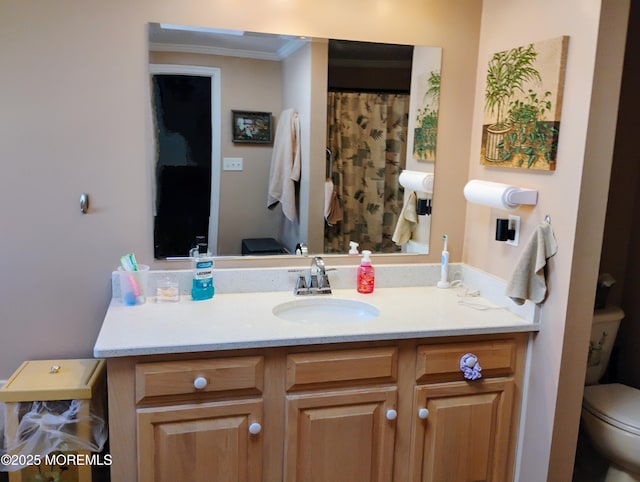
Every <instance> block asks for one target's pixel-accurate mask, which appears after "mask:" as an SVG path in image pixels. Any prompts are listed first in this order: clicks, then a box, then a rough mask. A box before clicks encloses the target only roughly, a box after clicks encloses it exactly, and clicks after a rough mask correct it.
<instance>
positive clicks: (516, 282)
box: [506, 222, 558, 305]
mask: <svg viewBox="0 0 640 482" xmlns="http://www.w3.org/2000/svg"><path fill="white" fill-rule="evenodd" d="M557 251H558V245H557V244H556V240H555V238H554V236H553V229H551V224H549V223H547V222H543V223H540V225H539V226H538V227H537V228H536V231H535V232H534V233H533V236H532V237H531V239H530V240H529V244H527V245H526V246H525V248H524V251H523V252H522V255H521V256H520V260H518V264H517V265H516V268H515V270H514V272H513V273H512V275H511V279H510V280H509V283H508V284H507V290H506V295H507V296H508V297H510V298H511V299H512V300H513V302H514V303H516V304H518V305H521V304H523V303H524V302H525V300H531V301H533V302H534V303H541V302H542V301H544V298H545V296H546V295H547V282H546V279H545V275H544V267H545V265H546V264H547V259H549V258H550V257H551V256H553V255H554V254H556V252H557Z"/></svg>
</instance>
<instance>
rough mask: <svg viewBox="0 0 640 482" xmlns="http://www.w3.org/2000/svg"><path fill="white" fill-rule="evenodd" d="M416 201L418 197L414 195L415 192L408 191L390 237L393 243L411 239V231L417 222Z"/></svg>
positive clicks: (403, 242)
mask: <svg viewBox="0 0 640 482" xmlns="http://www.w3.org/2000/svg"><path fill="white" fill-rule="evenodd" d="M417 203H418V198H417V197H416V193H415V192H413V191H410V192H409V196H407V201H406V202H405V203H404V206H402V211H400V216H398V222H397V224H396V229H395V231H394V232H393V237H392V238H391V240H392V241H393V242H394V243H396V244H405V243H407V242H409V240H410V239H411V233H413V230H414V229H415V227H416V224H418V213H417V209H416V208H417V206H416V204H417Z"/></svg>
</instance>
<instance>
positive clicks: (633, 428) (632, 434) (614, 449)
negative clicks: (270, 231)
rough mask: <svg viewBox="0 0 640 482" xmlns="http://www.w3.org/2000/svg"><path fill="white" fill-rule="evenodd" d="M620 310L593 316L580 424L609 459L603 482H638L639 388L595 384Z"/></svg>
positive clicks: (608, 349) (600, 373)
mask: <svg viewBox="0 0 640 482" xmlns="http://www.w3.org/2000/svg"><path fill="white" fill-rule="evenodd" d="M622 318H624V312H623V311H622V310H621V309H620V308H615V307H607V308H604V309H602V310H597V311H596V312H595V313H594V316H593V324H592V329H591V341H590V342H589V359H588V361H587V376H586V380H585V385H587V386H585V388H584V396H583V399H582V424H583V427H584V429H585V431H586V432H587V434H588V435H589V438H590V439H591V442H592V444H593V445H594V446H595V447H596V449H597V450H598V451H599V452H600V453H601V454H602V455H604V456H605V457H606V458H607V459H608V460H609V470H608V472H607V477H606V479H605V481H606V482H640V390H637V389H635V388H632V387H628V386H626V385H621V384H619V383H610V384H598V380H600V378H602V376H603V375H604V372H605V370H606V368H607V364H608V363H609V357H610V356H611V349H612V348H613V342H614V341H615V338H616V334H617V333H618V327H619V326H620V321H622Z"/></svg>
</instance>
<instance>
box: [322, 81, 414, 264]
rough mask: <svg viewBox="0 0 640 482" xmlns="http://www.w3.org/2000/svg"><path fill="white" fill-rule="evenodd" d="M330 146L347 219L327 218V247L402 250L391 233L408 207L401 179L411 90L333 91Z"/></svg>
mask: <svg viewBox="0 0 640 482" xmlns="http://www.w3.org/2000/svg"><path fill="white" fill-rule="evenodd" d="M327 112H328V123H327V124H328V128H327V137H328V139H327V147H328V148H329V149H330V150H331V153H332V155H333V162H332V181H333V183H334V185H335V189H336V192H337V194H338V197H339V199H340V206H341V208H342V215H343V216H342V221H338V222H337V223H336V224H334V225H329V224H328V223H327V222H325V249H324V251H325V252H327V253H347V252H348V250H349V241H355V242H357V243H359V244H360V247H359V249H360V250H362V249H369V250H371V251H373V252H384V253H391V252H396V251H399V250H400V247H399V246H396V245H395V244H394V243H393V241H391V237H392V235H393V231H394V229H395V227H396V222H397V220H398V215H399V213H400V211H401V209H402V193H403V191H402V188H401V187H400V184H399V183H398V177H399V176H400V172H401V171H402V169H404V168H405V164H406V144H407V122H408V112H409V95H408V94H378V93H358V92H329V105H328V109H327Z"/></svg>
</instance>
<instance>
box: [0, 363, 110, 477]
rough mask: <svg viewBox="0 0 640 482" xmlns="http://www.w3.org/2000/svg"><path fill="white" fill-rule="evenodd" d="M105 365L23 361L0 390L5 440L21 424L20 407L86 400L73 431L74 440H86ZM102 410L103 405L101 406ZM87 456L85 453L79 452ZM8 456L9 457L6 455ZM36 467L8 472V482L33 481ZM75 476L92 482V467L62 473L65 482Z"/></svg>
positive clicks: (76, 467)
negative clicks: (28, 403) (58, 401)
mask: <svg viewBox="0 0 640 482" xmlns="http://www.w3.org/2000/svg"><path fill="white" fill-rule="evenodd" d="M104 389H105V361H104V360H95V359H75V360H35V361H33V360H32V361H26V362H24V363H23V364H22V365H20V367H19V368H18V369H17V370H16V371H15V373H14V374H13V375H12V376H11V378H9V380H8V381H7V383H6V384H5V385H4V387H2V388H0V402H4V403H6V406H7V410H6V414H7V415H6V420H5V428H4V433H5V440H13V439H15V437H16V434H17V432H18V426H19V423H20V420H19V416H17V415H16V414H18V413H19V412H20V404H24V403H27V402H36V401H40V402H45V401H55V400H60V401H66V400H87V401H88V402H87V403H83V404H82V407H81V411H80V413H78V418H79V419H81V421H80V422H78V424H77V427H76V436H78V437H79V438H82V439H86V440H88V439H89V438H90V434H91V427H90V423H89V422H88V421H84V419H87V418H88V415H89V414H90V413H91V407H92V406H93V405H95V404H96V403H97V402H99V401H101V402H102V403H103V404H104V403H105V402H104V401H102V400H100V398H101V397H104V394H105V391H104ZM103 406H104V405H103ZM78 453H86V452H78ZM9 455H11V454H9ZM30 455H36V454H30ZM87 455H88V453H87ZM37 473H38V468H37V467H26V468H24V469H23V470H19V471H14V472H9V482H27V481H31V480H34V479H33V477H34V474H37ZM73 476H76V478H75V480H77V481H78V482H91V466H90V465H77V466H75V467H73V468H72V469H71V470H70V471H68V472H65V474H64V477H65V479H64V480H70V477H73Z"/></svg>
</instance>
